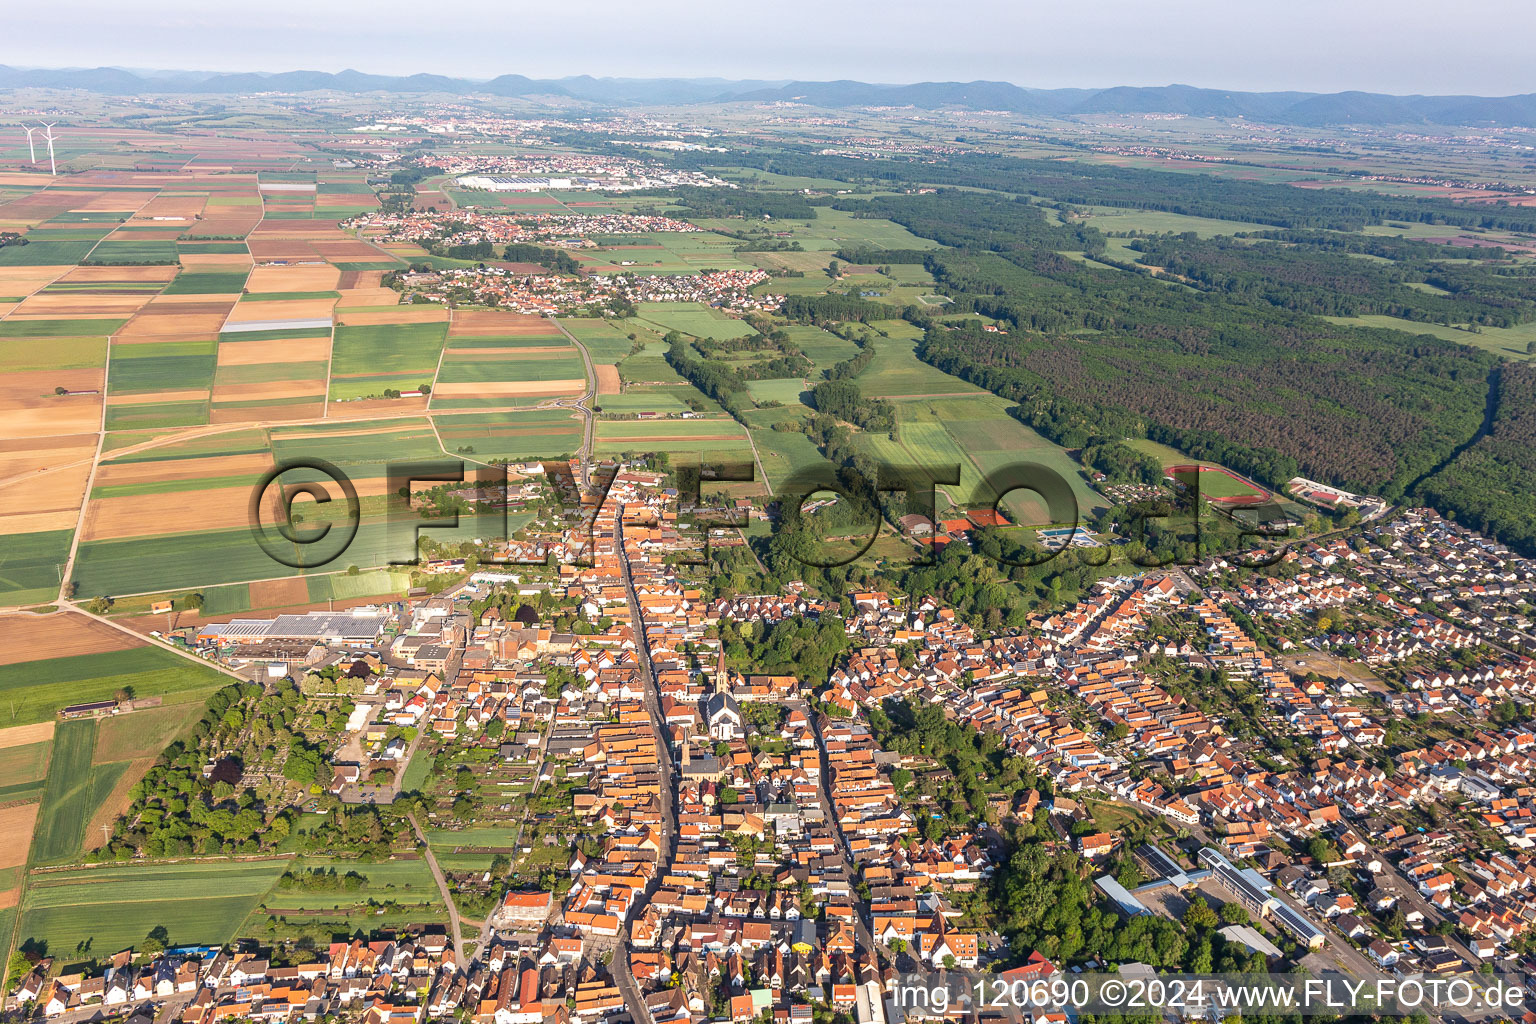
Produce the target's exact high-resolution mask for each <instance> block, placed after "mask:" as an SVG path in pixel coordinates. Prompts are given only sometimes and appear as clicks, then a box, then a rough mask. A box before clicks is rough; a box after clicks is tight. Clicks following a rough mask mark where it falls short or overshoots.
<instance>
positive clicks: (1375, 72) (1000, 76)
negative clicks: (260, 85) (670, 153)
mask: <svg viewBox="0 0 1536 1024" xmlns="http://www.w3.org/2000/svg"><path fill="white" fill-rule="evenodd" d="M8 6H9V7H10V9H9V10H7V12H6V16H5V22H6V24H5V31H4V33H3V34H0V36H3V38H0V63H3V64H10V65H12V66H25V67H97V66H104V65H112V66H121V67H131V68H166V69H186V70H198V71H203V70H207V71H292V70H316V71H340V70H343V69H345V68H354V69H356V70H359V71H366V72H373V73H378V74H401V75H404V74H414V73H417V72H427V73H435V74H447V75H456V76H462V77H470V78H492V77H495V76H496V75H499V74H523V75H527V76H528V77H530V78H559V77H563V76H566V75H579V74H590V75H594V76H597V77H610V76H611V77H631V78H668V77H681V78H702V77H719V78H733V79H739V78H763V79H803V80H826V79H837V78H852V79H858V80H861V81H867V82H900V83H905V82H920V81H972V80H975V79H990V80H999V81H1008V82H1013V83H1015V84H1018V85H1023V86H1033V87H1040V88H1056V87H1063V86H1075V87H1087V88H1091V87H1104V86H1111V85H1168V84H1171V83H1182V84H1187V85H1197V86H1205V87H1211V88H1227V89H1234V90H1245V91H1248V90H1252V91H1267V90H1286V89H1295V90H1304V91H1308V92H1334V91H1342V90H1349V89H1359V90H1365V91H1371V92H1388V93H1395V94H1410V93H1425V94H1460V93H1467V94H1476V95H1484V96H1494V95H1509V94H1514V93H1526V92H1536V65H1533V64H1532V63H1531V61H1530V59H1529V53H1530V40H1531V39H1533V38H1536V4H1533V3H1531V2H1530V0H1463V2H1461V3H1457V4H1451V5H1447V4H1445V3H1444V0H1433V2H1431V0H1088V2H1068V3H1063V2H1061V0H1047V2H1041V0H1011V2H1010V0H948V2H940V0H879V2H874V0H773V2H770V3H763V2H745V0H708V2H695V0H624V2H617V0H542V2H538V3H529V2H526V0H499V2H498V0H451V2H440V3H424V2H422V0H366V2H365V0H262V2H260V3H243V4H226V3H219V2H216V0H137V2H133V3H124V2H122V0H48V2H46V3H34V4H15V5H8Z"/></svg>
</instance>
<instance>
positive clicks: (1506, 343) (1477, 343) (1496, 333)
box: [1323, 314, 1536, 359]
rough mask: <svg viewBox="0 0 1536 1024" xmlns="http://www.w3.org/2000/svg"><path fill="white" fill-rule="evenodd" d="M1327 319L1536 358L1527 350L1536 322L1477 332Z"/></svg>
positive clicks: (1383, 319)
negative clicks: (1429, 336)
mask: <svg viewBox="0 0 1536 1024" xmlns="http://www.w3.org/2000/svg"><path fill="white" fill-rule="evenodd" d="M1323 319H1324V320H1327V321H1329V322H1330V323H1335V324H1346V325H1349V326H1353V327H1390V328H1392V329H1393V330H1397V331H1403V332H1405V333H1407V334H1431V335H1434V336H1435V337H1436V338H1444V339H1445V340H1446V341H1454V342H1456V343H1457V344H1458V345H1470V346H1472V347H1473V348H1480V349H1482V350H1483V351H1484V352H1491V353H1493V354H1494V355H1496V356H1502V357H1504V358H1505V359H1536V353H1530V352H1527V351H1526V349H1527V347H1529V346H1530V344H1531V343H1532V342H1536V323H1527V324H1518V325H1516V326H1514V327H1482V328H1479V329H1478V330H1477V331H1476V332H1474V331H1464V330H1461V329H1459V328H1456V327H1447V326H1446V325H1444V324H1426V323H1420V322H1419V321H1417V320H1404V319H1402V318H1401V317H1395V316H1377V315H1374V314H1373V315H1369V316H1326V317H1323Z"/></svg>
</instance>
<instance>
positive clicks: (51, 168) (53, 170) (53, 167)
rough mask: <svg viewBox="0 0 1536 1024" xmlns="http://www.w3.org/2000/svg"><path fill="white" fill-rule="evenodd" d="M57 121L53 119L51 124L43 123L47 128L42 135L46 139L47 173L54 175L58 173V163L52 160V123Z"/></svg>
mask: <svg viewBox="0 0 1536 1024" xmlns="http://www.w3.org/2000/svg"><path fill="white" fill-rule="evenodd" d="M58 123H59V122H57V121H55V122H53V124H45V125H43V127H44V128H46V129H48V131H47V133H46V134H45V135H44V136H43V138H44V139H46V140H48V173H49V174H52V175H53V176H54V177H58V175H59V165H58V164H56V163H54V162H53V138H54V136H53V125H54V124H58Z"/></svg>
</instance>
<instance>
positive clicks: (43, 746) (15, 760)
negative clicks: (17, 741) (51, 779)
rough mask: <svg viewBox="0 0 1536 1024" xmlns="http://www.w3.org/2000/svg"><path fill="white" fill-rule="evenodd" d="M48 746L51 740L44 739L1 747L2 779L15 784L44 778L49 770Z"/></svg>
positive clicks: (0, 764) (8, 783)
mask: <svg viewBox="0 0 1536 1024" xmlns="http://www.w3.org/2000/svg"><path fill="white" fill-rule="evenodd" d="M48 748H49V741H48V740H43V741H42V742H40V743H24V744H22V745H21V746H19V747H5V748H3V749H0V781H3V784H4V785H7V786H15V785H19V784H22V783H28V782H38V781H40V780H42V779H43V778H44V776H46V775H47V772H48Z"/></svg>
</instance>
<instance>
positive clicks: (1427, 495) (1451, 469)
mask: <svg viewBox="0 0 1536 1024" xmlns="http://www.w3.org/2000/svg"><path fill="white" fill-rule="evenodd" d="M1418 494H1419V496H1420V497H1422V498H1423V499H1424V500H1425V501H1426V502H1428V503H1429V504H1431V505H1433V506H1434V507H1435V508H1437V509H1440V510H1441V511H1442V512H1446V513H1448V514H1451V515H1454V516H1455V518H1456V520H1457V522H1460V523H1461V524H1462V525H1464V526H1468V527H1471V528H1472V529H1474V530H1478V531H1480V532H1482V533H1486V534H1488V535H1489V536H1490V537H1493V538H1495V539H1496V540H1499V541H1502V542H1503V543H1505V544H1508V545H1509V546H1511V547H1513V548H1515V549H1517V550H1518V551H1520V552H1521V553H1523V554H1525V555H1528V556H1531V557H1536V367H1533V366H1532V364H1530V363H1508V364H1506V365H1505V366H1504V367H1503V368H1502V369H1501V371H1500V373H1499V378H1498V413H1497V414H1496V415H1495V417H1494V419H1493V424H1492V428H1491V429H1490V430H1489V432H1488V434H1487V435H1486V436H1484V437H1481V438H1479V439H1478V440H1477V441H1476V442H1475V443H1473V444H1472V445H1471V446H1470V447H1468V448H1467V449H1466V450H1465V451H1463V452H1461V453H1460V454H1459V455H1457V456H1456V458H1455V459H1454V460H1452V461H1451V463H1450V464H1449V465H1448V466H1446V467H1445V468H1444V469H1443V470H1441V471H1440V472H1438V473H1436V474H1434V475H1433V476H1431V477H1430V478H1429V479H1428V480H1426V481H1425V482H1424V483H1423V484H1422V485H1421V486H1420V487H1419V489H1418Z"/></svg>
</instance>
